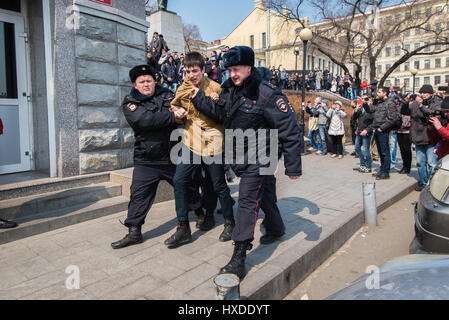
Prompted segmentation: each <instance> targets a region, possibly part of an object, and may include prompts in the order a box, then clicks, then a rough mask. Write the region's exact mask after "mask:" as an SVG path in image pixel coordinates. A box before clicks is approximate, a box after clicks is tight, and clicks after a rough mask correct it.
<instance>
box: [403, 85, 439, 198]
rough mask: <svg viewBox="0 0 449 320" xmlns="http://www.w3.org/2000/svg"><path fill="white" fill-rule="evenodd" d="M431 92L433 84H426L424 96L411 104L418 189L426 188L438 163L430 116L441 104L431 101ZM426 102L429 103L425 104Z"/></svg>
mask: <svg viewBox="0 0 449 320" xmlns="http://www.w3.org/2000/svg"><path fill="white" fill-rule="evenodd" d="M431 92H433V88H432V86H430V85H424V86H423V87H422V88H421V89H420V91H419V93H420V94H422V96H416V98H415V101H412V102H411V103H410V105H409V108H410V116H411V126H410V137H411V140H412V143H413V144H415V146H416V166H417V167H418V175H419V179H418V186H417V187H416V188H415V190H416V191H421V190H423V189H424V187H425V186H426V184H427V182H428V180H429V177H430V173H431V172H432V170H433V168H434V167H435V166H436V164H437V155H436V154H434V153H433V150H434V148H435V145H434V144H433V143H431V142H430V141H429V138H428V137H427V124H428V121H429V117H430V116H431V115H433V114H434V112H435V111H436V108H437V107H439V105H435V104H434V103H431V102H433V99H432V97H431V96H432V94H431ZM424 102H426V103H427V104H424Z"/></svg>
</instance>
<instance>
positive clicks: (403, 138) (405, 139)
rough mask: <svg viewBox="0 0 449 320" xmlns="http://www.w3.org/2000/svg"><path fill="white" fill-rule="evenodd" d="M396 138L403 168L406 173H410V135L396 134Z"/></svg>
mask: <svg viewBox="0 0 449 320" xmlns="http://www.w3.org/2000/svg"><path fill="white" fill-rule="evenodd" d="M397 136H398V144H399V150H401V158H402V162H403V166H404V168H405V169H406V170H407V171H410V168H411V166H412V140H411V138H410V133H400V132H398V133H397Z"/></svg>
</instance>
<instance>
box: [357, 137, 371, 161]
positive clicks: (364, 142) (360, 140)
mask: <svg viewBox="0 0 449 320" xmlns="http://www.w3.org/2000/svg"><path fill="white" fill-rule="evenodd" d="M370 145H371V134H367V135H366V136H364V137H362V136H359V135H357V136H355V152H357V155H358V156H359V159H360V166H361V167H365V168H368V169H371V167H372V164H373V160H372V158H371V152H370ZM362 146H363V149H362V148H361V147H362Z"/></svg>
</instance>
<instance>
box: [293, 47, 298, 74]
mask: <svg viewBox="0 0 449 320" xmlns="http://www.w3.org/2000/svg"><path fill="white" fill-rule="evenodd" d="M293 53H294V54H295V56H296V60H295V72H296V73H298V55H299V47H295V49H294V50H293Z"/></svg>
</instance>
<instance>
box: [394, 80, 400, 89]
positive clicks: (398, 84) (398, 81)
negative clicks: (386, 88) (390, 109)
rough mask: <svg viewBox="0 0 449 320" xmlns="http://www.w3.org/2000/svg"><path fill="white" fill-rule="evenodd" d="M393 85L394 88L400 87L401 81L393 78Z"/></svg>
mask: <svg viewBox="0 0 449 320" xmlns="http://www.w3.org/2000/svg"><path fill="white" fill-rule="evenodd" d="M394 85H395V87H399V86H401V79H398V78H394Z"/></svg>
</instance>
